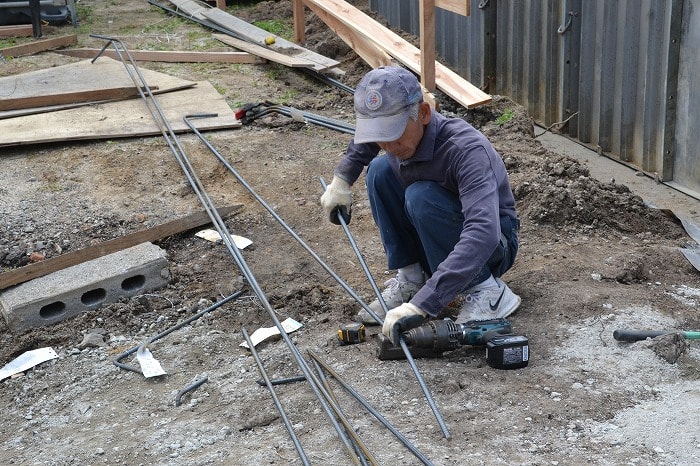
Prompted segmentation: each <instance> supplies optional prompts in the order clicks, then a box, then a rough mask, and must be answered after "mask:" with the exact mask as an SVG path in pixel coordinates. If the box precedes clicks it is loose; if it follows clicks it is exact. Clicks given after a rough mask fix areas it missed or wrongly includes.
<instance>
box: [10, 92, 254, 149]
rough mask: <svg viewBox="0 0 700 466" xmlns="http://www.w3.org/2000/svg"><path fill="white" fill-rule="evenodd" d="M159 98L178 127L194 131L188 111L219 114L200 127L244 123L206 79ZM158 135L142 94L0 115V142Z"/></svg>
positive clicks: (197, 123)
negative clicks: (5, 116)
mask: <svg viewBox="0 0 700 466" xmlns="http://www.w3.org/2000/svg"><path fill="white" fill-rule="evenodd" d="M156 101H157V102H158V105H159V106H160V107H161V109H162V111H163V113H164V114H165V117H166V118H167V120H168V122H169V123H170V125H171V126H172V128H173V130H174V131H177V132H184V131H190V129H189V127H187V125H186V124H185V122H184V121H183V118H184V117H185V116H187V115H193V114H201V113H203V112H205V113H215V114H217V116H216V117H214V118H198V119H197V120H196V121H194V123H195V126H196V127H197V128H198V129H199V130H202V131H204V130H213V129H226V128H236V127H239V126H241V122H240V121H239V120H237V119H236V116H235V113H234V112H233V110H232V109H231V107H229V105H228V103H227V102H226V99H225V98H224V96H222V95H221V94H219V93H218V92H217V90H216V89H215V88H214V86H213V85H212V84H211V83H210V82H208V81H201V82H198V83H197V85H196V86H195V87H191V88H187V89H183V90H179V91H175V92H168V93H165V94H160V95H157V96H156ZM160 134H162V131H161V128H160V127H159V126H158V125H157V124H156V122H155V120H154V118H153V116H152V115H151V113H150V112H149V110H148V107H147V106H146V103H145V102H144V101H143V99H141V98H139V99H129V100H121V101H117V102H108V103H103V104H94V105H88V106H85V107H80V108H74V109H70V110H59V111H56V112H51V113H42V114H37V115H27V116H21V117H16V118H8V119H5V120H0V147H4V146H18V145H24V144H38V143H47V142H59V141H74V140H84V139H107V138H121V137H133V136H151V135H160Z"/></svg>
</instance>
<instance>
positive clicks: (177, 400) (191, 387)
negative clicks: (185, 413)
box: [175, 377, 209, 406]
mask: <svg viewBox="0 0 700 466" xmlns="http://www.w3.org/2000/svg"><path fill="white" fill-rule="evenodd" d="M207 380H209V379H208V378H207V377H203V378H201V379H199V380H196V381H194V382H192V383H191V384H189V385H188V386H186V387H185V388H183V389H182V390H180V391H179V392H177V395H176V396H175V406H180V404H182V397H183V396H184V395H185V394H187V393H189V392H191V391H192V390H196V389H197V388H199V387H201V386H202V384H204V383H205V382H206V381H207Z"/></svg>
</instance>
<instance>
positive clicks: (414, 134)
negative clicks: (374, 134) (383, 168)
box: [377, 102, 430, 160]
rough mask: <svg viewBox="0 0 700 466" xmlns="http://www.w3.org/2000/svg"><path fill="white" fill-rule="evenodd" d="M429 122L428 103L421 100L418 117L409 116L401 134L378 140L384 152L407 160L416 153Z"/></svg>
mask: <svg viewBox="0 0 700 466" xmlns="http://www.w3.org/2000/svg"><path fill="white" fill-rule="evenodd" d="M429 122H430V105H428V104H427V103H426V102H422V103H421V104H420V107H419V108H418V119H417V120H416V121H414V120H413V119H411V118H409V119H408V123H407V124H406V129H405V130H404V132H403V134H402V135H401V136H400V137H399V138H398V139H397V140H395V141H390V142H378V143H377V144H378V145H379V147H381V148H382V150H384V151H385V152H388V153H390V154H393V155H395V156H396V158H398V159H399V160H408V159H410V158H411V157H413V155H414V154H415V153H416V149H417V148H418V144H420V141H421V139H423V132H424V131H425V125H427V124H428V123H429Z"/></svg>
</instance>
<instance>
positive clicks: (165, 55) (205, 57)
mask: <svg viewBox="0 0 700 466" xmlns="http://www.w3.org/2000/svg"><path fill="white" fill-rule="evenodd" d="M99 51H100V49H66V50H58V51H57V53H60V54H61V55H67V56H69V57H77V58H93V57H95V56H96V55H97V53H98V52H99ZM129 54H130V55H131V57H132V58H133V59H134V60H136V61H152V62H167V63H249V64H253V63H262V60H260V58H258V57H256V56H255V55H251V54H250V53H248V52H186V51H165V50H129ZM102 55H103V56H107V57H109V58H114V59H117V58H118V56H117V52H116V51H114V50H105V51H104V52H103V53H102Z"/></svg>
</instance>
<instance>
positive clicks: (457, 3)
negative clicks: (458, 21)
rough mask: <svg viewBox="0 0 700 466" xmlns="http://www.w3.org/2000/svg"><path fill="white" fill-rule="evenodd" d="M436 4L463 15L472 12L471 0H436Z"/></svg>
mask: <svg viewBox="0 0 700 466" xmlns="http://www.w3.org/2000/svg"><path fill="white" fill-rule="evenodd" d="M435 6H436V7H438V8H442V9H443V10H447V11H451V12H452V13H457V14H458V15H462V16H469V15H470V14H471V2H470V0H435Z"/></svg>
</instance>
